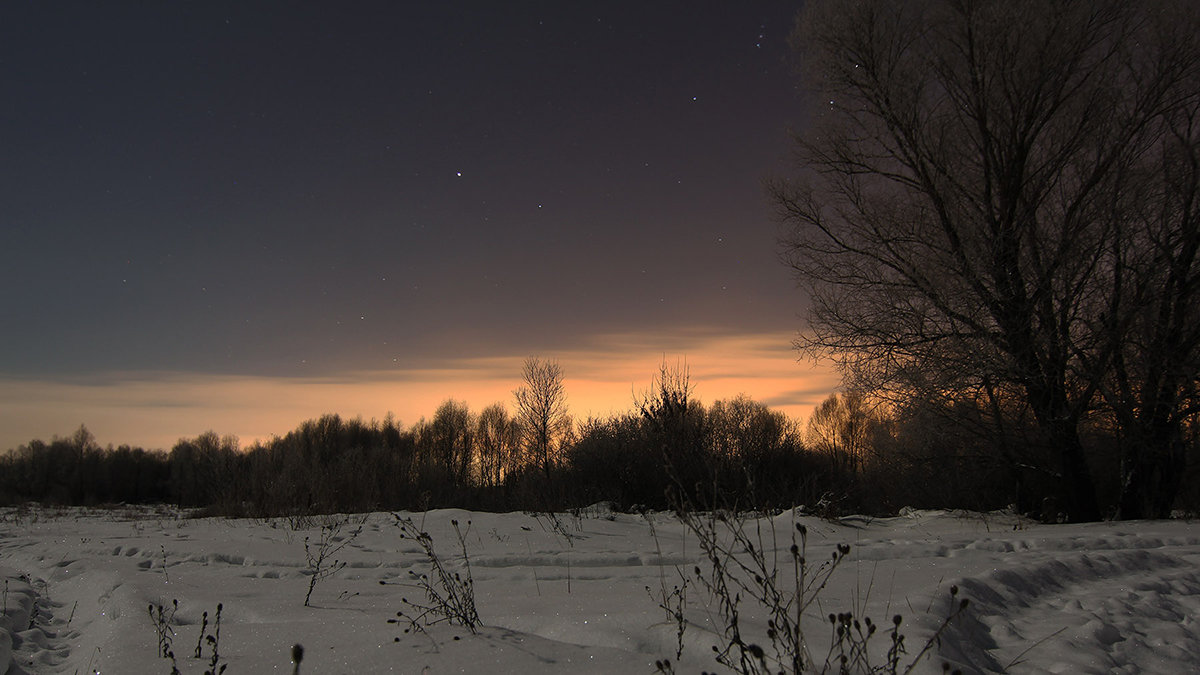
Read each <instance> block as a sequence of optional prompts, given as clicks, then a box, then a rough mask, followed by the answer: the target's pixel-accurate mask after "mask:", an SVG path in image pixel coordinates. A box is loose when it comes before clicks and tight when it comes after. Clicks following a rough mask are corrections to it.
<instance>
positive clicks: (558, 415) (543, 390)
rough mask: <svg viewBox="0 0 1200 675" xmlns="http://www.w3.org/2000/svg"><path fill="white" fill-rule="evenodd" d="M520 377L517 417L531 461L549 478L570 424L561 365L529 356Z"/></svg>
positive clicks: (515, 393)
mask: <svg viewBox="0 0 1200 675" xmlns="http://www.w3.org/2000/svg"><path fill="white" fill-rule="evenodd" d="M522 378H523V379H524V384H522V385H521V386H520V387H518V388H517V389H515V390H514V391H513V396H515V397H516V401H517V419H518V420H520V424H521V429H522V431H523V432H524V436H525V448H526V450H527V451H528V452H529V458H530V460H531V461H532V462H533V463H534V464H535V465H537V466H538V467H540V468H541V470H542V473H543V474H544V475H545V477H546V478H549V477H550V474H551V472H552V470H553V467H554V465H555V464H556V463H557V452H558V447H559V445H560V441H561V439H562V438H563V437H564V436H565V435H567V434H568V433H569V431H570V427H571V418H570V416H568V414H567V392H566V389H565V388H564V387H563V376H562V368H561V367H559V365H558V362H557V361H553V360H542V359H540V358H537V357H530V358H528V359H525V366H524V369H523V371H522Z"/></svg>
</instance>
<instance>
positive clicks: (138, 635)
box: [0, 509, 1200, 675]
mask: <svg viewBox="0 0 1200 675" xmlns="http://www.w3.org/2000/svg"><path fill="white" fill-rule="evenodd" d="M410 515H411V516H412V517H413V519H414V520H415V521H416V522H417V524H418V525H421V526H422V527H423V528H424V529H425V530H427V531H428V532H429V533H430V534H431V535H432V537H433V540H434V543H435V545H436V547H437V550H438V552H439V556H441V557H443V559H444V560H446V561H449V563H450V564H451V565H452V566H455V567H456V568H457V569H459V570H460V571H462V570H463V562H462V561H461V560H458V558H459V557H461V556H459V555H457V553H456V552H457V541H456V539H455V538H454V531H453V529H452V528H451V525H450V522H451V520H455V519H456V520H458V521H459V522H460V524H463V525H465V524H466V523H467V522H468V521H469V522H470V530H469V532H468V533H467V538H466V543H467V550H468V555H469V562H470V570H471V573H472V575H473V578H474V588H475V593H476V602H477V605H478V610H479V614H480V617H481V618H482V621H483V623H484V626H483V627H482V628H481V629H480V630H479V632H478V634H476V635H472V634H471V633H470V631H468V630H466V629H464V628H461V627H459V626H451V625H447V624H438V625H435V626H431V627H429V628H428V630H427V633H426V634H419V633H417V634H414V633H404V632H403V631H402V630H401V628H402V626H398V625H397V624H389V623H388V622H387V620H388V619H389V618H394V617H395V616H396V612H397V611H399V610H402V609H404V606H403V604H402V603H401V597H405V596H409V595H411V596H413V597H414V598H419V593H420V591H419V590H418V589H415V588H411V587H408V586H404V585H402V584H407V583H408V582H409V579H410V578H411V572H414V571H415V572H422V571H425V570H426V569H427V564H426V561H425V560H424V557H423V555H422V553H421V550H420V548H419V547H418V546H417V545H416V543H415V542H412V541H410V540H406V539H402V538H400V536H399V531H398V529H397V528H396V526H395V525H394V522H395V519H394V517H393V516H392V515H391V514H387V513H377V514H369V515H366V516H352V517H351V518H352V519H353V520H354V522H357V521H358V520H362V525H363V531H362V533H361V534H360V535H359V536H358V537H356V538H354V539H353V540H352V541H351V542H350V543H349V544H348V545H347V547H346V548H345V549H343V550H342V552H341V554H342V555H339V557H340V558H342V559H343V560H344V561H345V562H346V563H347V564H346V566H345V567H344V568H343V569H341V570H340V571H339V572H337V574H335V575H334V576H333V577H331V578H329V579H325V580H323V581H321V582H320V583H319V584H318V585H317V587H316V589H315V592H314V593H313V597H312V604H313V606H312V607H304V606H303V600H304V593H305V591H306V590H307V587H308V575H309V573H310V572H309V570H308V569H307V568H306V565H305V556H304V544H303V542H304V538H305V537H306V536H308V537H310V538H312V539H315V538H316V535H318V534H319V527H320V524H319V521H318V520H316V519H314V520H313V521H311V522H300V523H297V522H291V523H289V522H288V521H287V520H286V519H273V520H269V521H264V520H223V519H187V518H180V517H177V516H176V515H175V514H172V513H169V512H162V511H158V512H152V511H146V510H134V509H129V510H125V511H120V510H117V511H113V510H110V511H100V510H81V509H71V510H63V511H47V510H40V509H33V510H20V511H17V510H11V509H10V510H6V511H0V576H2V577H3V579H4V580H7V582H8V587H7V588H8V591H7V596H6V604H5V611H4V614H3V616H2V617H0V673H12V674H14V675H16V674H18V673H27V674H29V675H34V674H41V673H76V672H78V673H94V672H102V673H155V672H161V673H167V672H169V671H170V662H169V661H167V660H165V659H162V658H159V657H158V656H157V654H156V648H157V637H156V634H155V630H154V624H153V622H152V621H151V618H150V616H149V615H148V614H147V607H148V605H150V604H151V603H161V604H164V605H168V606H169V605H170V603H171V602H172V600H178V601H179V610H178V612H177V613H176V614H175V616H174V619H173V621H172V622H171V628H172V631H173V633H172V639H173V648H174V651H175V653H176V655H177V661H178V663H179V667H180V670H181V671H182V672H183V673H184V674H185V675H190V674H192V673H197V674H198V673H201V672H203V670H204V669H205V668H206V667H207V665H208V654H209V651H208V649H207V648H205V649H204V650H203V658H200V659H197V658H194V657H193V653H194V650H195V647H196V644H197V642H198V641H200V639H201V631H200V628H201V622H202V613H203V612H208V613H209V620H210V626H209V628H208V632H210V633H211V632H212V626H211V620H212V616H213V614H214V612H215V609H216V606H217V604H218V603H222V604H223V613H222V623H221V635H220V654H221V660H222V663H227V664H228V670H227V671H226V672H227V673H228V674H230V675H234V674H236V673H271V672H281V673H290V672H292V671H291V668H292V666H291V663H290V658H289V654H290V651H291V646H292V645H293V644H294V643H300V644H303V645H304V647H305V660H304V663H303V665H302V670H301V672H304V673H385V672H396V673H421V672H423V671H424V672H430V673H443V672H468V673H472V672H480V673H483V672H489V673H490V672H499V673H506V672H515V673H551V672H555V673H557V672H579V673H639V672H640V673H652V672H654V662H655V660H656V659H660V658H663V657H667V658H670V659H671V661H672V662H674V663H675V664H676V672H679V673H693V672H700V671H701V670H708V671H710V672H711V671H714V670H716V671H718V672H719V671H720V668H719V666H717V664H716V663H715V662H714V661H713V655H712V649H711V648H712V645H713V644H715V643H717V641H718V636H716V635H715V634H714V633H713V632H712V631H713V629H714V628H716V627H719V625H720V616H719V614H718V613H717V612H716V608H715V606H714V605H711V604H709V599H708V598H707V597H706V596H705V594H704V592H703V589H702V588H700V586H699V585H698V584H697V583H695V579H694V576H693V568H694V567H696V566H697V565H700V566H702V567H704V566H705V565H706V563H705V562H704V560H703V556H702V555H701V552H700V550H699V547H698V545H697V542H696V539H695V538H694V536H692V535H691V534H689V533H687V532H686V531H685V529H684V527H683V525H682V524H681V523H679V521H678V520H676V519H675V518H674V517H673V516H671V515H670V514H649V515H648V516H645V517H643V516H639V515H629V514H617V513H607V512H605V511H604V510H603V509H598V510H596V511H595V512H593V513H591V514H587V515H585V516H583V517H576V516H572V515H567V514H559V515H557V516H555V517H550V516H546V515H542V516H535V515H531V514H525V513H508V514H489V513H470V512H466V511H460V510H442V511H431V512H429V513H426V514H419V513H418V514H410ZM796 519H797V517H796V516H793V515H792V514H790V513H784V514H780V515H778V516H774V517H773V518H771V519H769V520H765V521H763V523H761V524H762V525H763V526H764V529H763V531H764V532H766V533H768V534H769V533H770V532H771V531H772V530H771V527H772V526H773V527H774V532H775V533H776V534H777V535H778V540H777V541H771V540H769V539H768V540H767V542H768V544H769V546H770V548H771V553H772V554H774V555H777V556H778V559H779V560H780V561H783V560H785V559H787V548H788V546H790V544H791V540H790V538H789V536H790V535H789V534H788V533H790V532H791V531H792V529H793V528H794V523H795V521H796ZM798 519H799V521H800V522H803V523H804V524H805V525H806V527H807V528H808V532H809V536H808V549H807V551H806V556H807V558H808V559H809V560H812V561H819V560H824V559H827V558H828V557H829V556H830V554H831V553H832V551H833V550H834V549H835V547H836V546H837V544H839V543H846V544H849V545H850V546H851V552H850V556H849V558H848V559H847V560H846V562H845V563H843V564H842V565H841V566H840V567H839V568H838V569H837V570H836V572H835V573H834V575H833V577H832V578H831V579H830V583H829V585H828V586H827V587H826V588H825V589H824V590H823V591H822V592H821V595H820V597H819V600H818V602H816V603H814V605H813V606H812V607H810V608H809V612H808V614H807V615H806V617H805V624H804V627H805V634H806V637H807V641H808V643H809V647H810V650H811V652H812V653H813V654H814V656H815V657H817V659H818V660H823V659H824V656H825V653H826V651H827V650H828V644H829V642H830V640H831V635H830V626H829V623H828V620H827V619H826V618H825V617H826V616H827V615H828V614H829V613H831V612H844V611H852V612H854V614H855V615H856V616H858V617H862V616H870V617H871V618H872V619H873V620H874V621H875V622H876V623H877V624H879V625H880V626H881V632H880V634H879V635H877V636H876V637H875V638H873V639H872V642H871V644H872V645H873V649H874V652H875V655H874V656H873V662H874V663H882V662H883V654H884V653H885V652H886V649H887V644H888V639H887V637H886V635H884V634H883V630H882V629H884V628H890V626H891V617H892V616H893V615H895V614H900V615H902V616H903V624H902V626H901V632H902V633H904V634H905V635H906V643H907V645H908V652H909V656H908V657H906V658H905V659H904V660H902V663H904V664H907V662H908V661H909V660H910V659H911V657H912V656H913V655H915V654H916V652H917V651H919V650H920V648H921V646H922V645H924V643H925V641H926V640H927V639H928V637H929V636H930V635H932V634H933V633H934V631H935V630H936V629H937V627H938V626H939V625H940V624H941V622H942V620H943V618H944V617H945V616H946V613H947V612H948V611H949V610H950V606H949V602H950V595H949V588H950V587H951V586H952V585H957V586H958V588H959V589H960V590H959V596H958V597H960V598H963V597H965V598H968V599H969V600H970V602H971V605H970V607H969V609H968V610H967V612H966V613H965V614H964V617H963V619H962V620H960V621H957V622H955V623H953V624H952V625H951V626H950V627H949V628H948V629H947V630H946V632H945V633H944V634H943V635H942V639H941V640H940V641H939V643H938V644H937V645H935V646H934V648H933V649H932V650H931V651H932V652H933V653H932V654H931V655H930V657H929V658H927V659H925V660H924V661H923V662H922V665H921V667H920V669H919V670H920V671H921V672H940V671H941V663H942V662H943V661H947V662H949V663H951V664H953V665H954V666H955V667H959V668H962V669H963V671H964V672H1001V671H1003V670H1004V669H1008V670H1009V672H1025V673H1056V672H1057V673H1063V672H1070V673H1135V672H1147V673H1181V672H1200V628H1198V626H1197V617H1200V571H1198V570H1200V566H1198V565H1197V563H1198V562H1200V528H1197V527H1196V526H1194V525H1193V524H1191V523H1188V522H1184V521H1152V522H1132V523H1131V522H1123V523H1094V524H1087V525H1041V524H1033V523H1029V522H1027V521H1024V520H1021V519H1019V518H1016V517H1014V516H1009V515H1003V514H990V515H981V514H956V513H947V512H908V513H906V515H904V516H900V517H895V518H886V519H873V520H872V519H866V518H847V519H843V520H842V521H839V522H826V521H821V520H819V519H815V518H811V517H799V518H798ZM349 529H350V528H349V527H346V528H343V536H345V533H346V532H347V531H348V530H349ZM685 578H686V579H690V582H689V584H688V586H687V588H686V590H685V593H684V597H685V601H686V616H687V619H688V625H687V626H686V628H685V631H684V636H683V652H682V654H681V656H680V657H678V658H677V657H676V649H677V642H676V640H677V628H678V626H677V624H676V622H674V621H673V620H671V618H670V617H669V616H668V615H667V613H666V612H665V611H664V610H663V609H662V608H660V607H658V606H657V605H658V603H659V602H660V601H662V599H663V595H664V593H670V592H671V590H672V588H674V587H677V586H680V585H681V584H682V579H685ZM381 582H382V583H381ZM647 587H649V591H647ZM742 609H743V617H742V622H743V628H744V629H745V630H747V631H749V632H751V633H756V634H757V635H759V636H762V635H764V634H765V623H764V621H765V620H764V619H763V618H762V613H761V612H760V611H758V610H757V609H756V608H755V607H754V606H753V604H752V603H750V602H749V601H748V600H743V603H742ZM760 639H761V637H760ZM426 668H428V670H427V671H425V669H426Z"/></svg>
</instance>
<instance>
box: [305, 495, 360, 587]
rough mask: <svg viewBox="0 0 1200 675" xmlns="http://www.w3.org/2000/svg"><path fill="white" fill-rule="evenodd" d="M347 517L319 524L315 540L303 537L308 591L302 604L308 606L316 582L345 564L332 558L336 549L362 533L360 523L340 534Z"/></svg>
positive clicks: (347, 544)
mask: <svg viewBox="0 0 1200 675" xmlns="http://www.w3.org/2000/svg"><path fill="white" fill-rule="evenodd" d="M348 521H349V519H348V518H344V517H343V518H330V519H329V520H327V521H326V522H325V524H323V525H321V534H320V537H319V538H318V539H317V541H315V542H311V543H310V541H309V537H305V538H304V559H305V562H307V563H308V572H309V577H308V593H306V594H305V595H304V606H305V607H309V606H310V605H309V600H310V599H311V598H312V594H313V589H314V588H316V587H317V583H318V582H320V581H322V580H324V579H327V578H329V577H331V576H333V575H334V574H337V572H338V571H340V570H341V569H342V568H343V567H345V566H346V563H345V561H342V560H338V559H336V558H334V556H335V555H337V553H338V551H341V550H342V549H344V548H346V547H347V546H349V545H350V542H352V541H354V539H355V537H357V536H358V535H359V534H361V533H362V525H359V526H358V527H356V528H354V529H353V530H351V531H350V532H349V534H347V535H346V536H342V528H343V527H344V526H345V525H346V523H347V522H348Z"/></svg>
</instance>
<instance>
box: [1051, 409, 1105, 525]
mask: <svg viewBox="0 0 1200 675" xmlns="http://www.w3.org/2000/svg"><path fill="white" fill-rule="evenodd" d="M1049 431H1050V440H1051V442H1052V443H1053V444H1054V447H1057V448H1058V451H1059V460H1060V462H1061V473H1062V481H1061V484H1060V485H1061V487H1060V495H1061V496H1060V499H1061V503H1062V507H1063V509H1064V510H1065V512H1066V518H1067V522H1071V523H1088V522H1094V521H1097V520H1100V506H1099V504H1098V503H1097V501H1096V485H1095V482H1094V481H1093V480H1092V470H1091V468H1090V467H1089V466H1088V463H1087V457H1086V456H1085V453H1084V451H1083V443H1081V442H1080V440H1079V430H1078V429H1077V428H1076V426H1075V425H1074V424H1071V423H1068V422H1059V423H1056V424H1054V425H1053V427H1052V428H1051V429H1050V430H1049Z"/></svg>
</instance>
